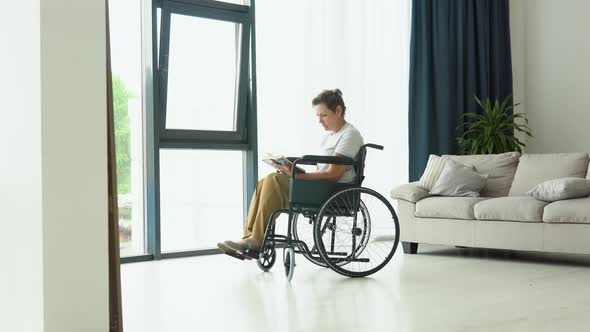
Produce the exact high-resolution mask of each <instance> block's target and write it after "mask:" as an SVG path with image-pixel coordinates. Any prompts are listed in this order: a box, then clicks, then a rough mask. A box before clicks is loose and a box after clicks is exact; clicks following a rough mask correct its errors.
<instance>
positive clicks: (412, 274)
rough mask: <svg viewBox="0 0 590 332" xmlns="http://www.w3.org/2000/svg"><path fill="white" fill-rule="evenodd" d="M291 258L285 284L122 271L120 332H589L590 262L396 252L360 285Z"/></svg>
mask: <svg viewBox="0 0 590 332" xmlns="http://www.w3.org/2000/svg"><path fill="white" fill-rule="evenodd" d="M297 259H298V260H297V264H298V265H297V269H296V270H295V276H294V278H293V280H292V282H291V283H290V284H289V283H287V282H286V280H285V277H284V273H283V268H282V266H280V264H279V263H277V265H275V267H274V268H273V269H272V270H271V272H268V273H264V272H261V271H260V270H258V268H257V266H256V264H255V263H253V262H252V261H251V262H240V261H238V260H236V259H233V258H231V257H227V256H223V255H215V256H204V257H194V258H182V259H171V260H164V261H159V262H147V263H133V264H124V265H123V266H122V286H123V311H124V316H123V320H124V327H125V331H126V332H153V331H162V332H175V331H207V332H208V331H322V332H324V331H325V332H328V331H355V332H358V331H400V332H403V331H436V332H439V331H466V332H472V331H478V332H479V331H486V332H487V331H498V332H500V331H501V332H506V331H535V332H541V331H568V332H571V331H590V256H579V255H557V254H535V253H523V252H518V253H515V252H508V251H499V250H482V249H476V250H472V249H457V248H453V247H443V246H425V245H421V246H420V248H419V254H418V255H403V254H402V252H401V246H400V249H399V250H398V252H397V253H396V256H395V257H394V259H393V260H392V261H391V262H390V263H389V265H388V266H387V267H385V268H384V269H383V270H381V271H380V272H378V273H377V274H375V275H374V276H372V277H369V278H362V279H348V278H346V277H343V276H340V275H338V274H336V273H334V272H332V271H331V270H327V269H323V268H320V267H317V266H315V265H312V264H311V263H309V262H307V261H306V260H305V258H304V257H303V256H299V255H298V256H297Z"/></svg>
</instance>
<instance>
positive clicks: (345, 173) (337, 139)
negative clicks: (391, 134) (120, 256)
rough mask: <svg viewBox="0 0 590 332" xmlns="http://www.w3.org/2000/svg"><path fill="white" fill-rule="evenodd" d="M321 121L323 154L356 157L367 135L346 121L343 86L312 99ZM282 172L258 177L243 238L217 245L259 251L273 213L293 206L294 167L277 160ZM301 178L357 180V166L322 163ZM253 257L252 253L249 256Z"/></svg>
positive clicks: (228, 249)
mask: <svg viewBox="0 0 590 332" xmlns="http://www.w3.org/2000/svg"><path fill="white" fill-rule="evenodd" d="M311 104H312V106H313V109H314V111H315V114H316V116H317V117H318V120H319V123H320V124H321V125H322V126H323V127H324V130H326V131H328V134H327V135H326V136H325V137H324V139H323V140H322V143H321V150H322V153H321V154H322V155H325V156H336V157H350V158H354V157H355V156H356V155H357V153H358V152H359V150H360V148H361V146H362V145H363V137H362V136H361V134H360V133H359V131H358V130H357V129H356V128H355V127H354V126H353V125H351V124H350V123H348V122H346V120H345V119H344V116H345V114H346V106H345V105H344V100H343V99H342V92H341V91H340V90H339V89H335V90H324V91H322V93H320V94H319V95H318V96H317V97H315V98H314V99H313V100H312V102H311ZM272 166H273V167H274V168H276V169H277V170H279V171H281V173H272V174H270V175H268V176H266V177H265V178H264V179H262V180H260V181H258V184H257V185H256V191H255V192H254V197H252V202H251V204H250V211H249V212H248V219H247V222H246V227H245V229H244V234H243V237H242V240H240V241H238V242H234V241H225V242H223V243H218V244H217V246H218V247H219V249H221V250H222V251H223V252H224V253H226V254H228V255H230V256H240V253H243V252H244V251H247V250H249V251H259V249H260V247H261V245H262V241H263V239H264V232H265V230H266V225H267V224H268V221H269V218H270V215H271V213H272V212H273V211H274V210H277V209H285V208H287V207H288V206H289V178H290V177H291V168H289V167H288V166H286V165H279V164H276V163H273V165H272ZM295 177H296V178H297V179H304V180H324V181H334V182H345V183H346V182H353V181H354V179H355V171H354V167H353V166H350V165H333V164H318V168H317V172H307V173H297V174H295ZM246 257H247V258H249V256H246Z"/></svg>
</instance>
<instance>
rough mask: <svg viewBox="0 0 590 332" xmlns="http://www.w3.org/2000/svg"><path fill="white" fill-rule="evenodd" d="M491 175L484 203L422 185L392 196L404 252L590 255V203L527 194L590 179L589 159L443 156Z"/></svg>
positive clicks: (401, 188) (402, 188)
mask: <svg viewBox="0 0 590 332" xmlns="http://www.w3.org/2000/svg"><path fill="white" fill-rule="evenodd" d="M444 157H446V158H450V159H453V160H454V161H457V162H459V163H462V164H465V165H471V166H472V167H473V168H474V169H475V171H477V172H479V173H482V174H487V175H488V178H487V182H486V184H485V187H484V188H483V189H482V190H481V192H480V194H481V195H480V197H443V196H431V195H429V192H428V191H427V190H425V189H422V188H420V187H418V185H417V182H413V183H408V184H404V185H401V186H399V187H396V188H393V189H392V190H391V193H390V194H391V197H392V198H393V199H394V200H397V203H398V204H397V215H398V219H399V222H400V239H401V241H402V246H403V250H404V253H406V254H415V253H417V250H418V245H419V244H420V243H429V244H440V245H450V246H457V247H478V248H495V249H510V250H527V251H541V252H558V253H574V254H590V197H584V198H576V199H567V200H558V201H554V202H546V201H540V200H537V199H535V198H533V197H530V196H528V195H527V194H526V192H527V191H529V190H530V189H532V188H533V187H535V186H536V185H537V184H540V183H542V182H544V181H547V180H552V179H560V178H566V177H574V178H587V179H589V180H590V165H589V154H588V153H557V154H523V155H520V154H519V153H517V152H510V153H504V154H496V155H469V156H454V155H448V156H444Z"/></svg>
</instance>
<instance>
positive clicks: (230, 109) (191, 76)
mask: <svg viewBox="0 0 590 332" xmlns="http://www.w3.org/2000/svg"><path fill="white" fill-rule="evenodd" d="M240 26H241V25H240V24H236V23H233V22H224V21H218V20H212V19H203V18H199V17H191V16H185V15H179V14H171V17H170V50H169V56H168V85H167V97H166V128H168V129H191V130H216V131H235V130H236V101H237V93H236V79H237V76H238V72H237V62H238V59H239V47H238V43H237V42H236V40H237V37H238V36H239V30H240Z"/></svg>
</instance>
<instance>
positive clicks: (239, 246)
mask: <svg viewBox="0 0 590 332" xmlns="http://www.w3.org/2000/svg"><path fill="white" fill-rule="evenodd" d="M224 244H225V245H226V246H227V247H229V248H231V249H233V250H235V251H239V252H242V253H244V252H247V251H260V245H257V244H255V243H254V241H252V240H250V238H247V239H244V240H240V241H238V242H234V241H225V242H224Z"/></svg>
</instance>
